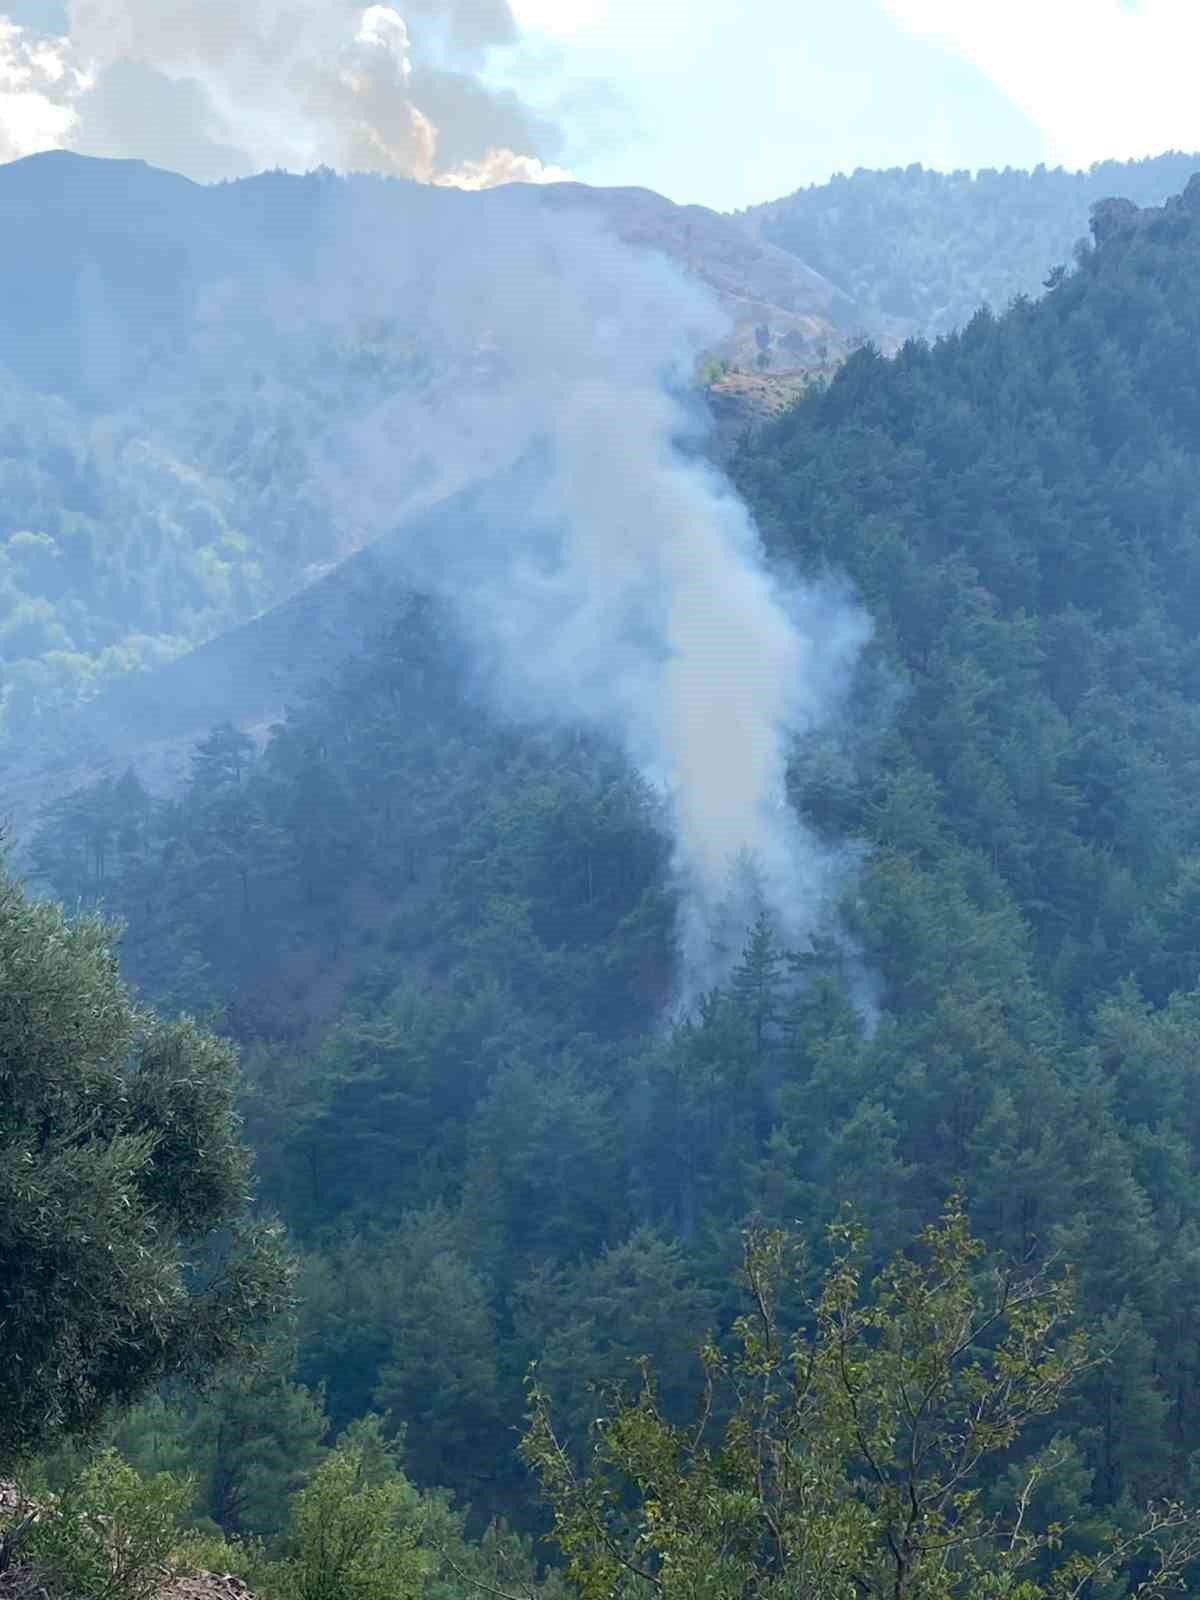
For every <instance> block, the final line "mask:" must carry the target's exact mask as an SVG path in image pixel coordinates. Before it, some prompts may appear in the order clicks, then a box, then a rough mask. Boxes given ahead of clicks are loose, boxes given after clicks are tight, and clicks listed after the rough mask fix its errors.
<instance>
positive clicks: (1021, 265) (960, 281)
mask: <svg viewBox="0 0 1200 1600" xmlns="http://www.w3.org/2000/svg"><path fill="white" fill-rule="evenodd" d="M1198 160H1200V158H1197V157H1195V156H1190V155H1181V154H1178V153H1170V154H1167V155H1163V156H1156V157H1154V158H1153V159H1150V160H1144V161H1102V162H1099V163H1097V164H1096V165H1095V166H1093V167H1091V168H1090V169H1089V170H1088V171H1086V172H1067V171H1064V170H1063V169H1062V168H1061V167H1060V168H1055V169H1053V170H1047V169H1046V168H1044V167H1039V168H1038V169H1037V170H1036V171H1034V172H1021V171H1015V170H1012V169H1010V168H1006V169H1005V170H1004V171H1002V172H997V171H991V170H985V171H982V172H979V173H978V174H976V175H974V176H973V175H972V174H971V173H968V172H933V171H929V170H927V169H926V168H924V167H921V166H912V167H903V168H902V167H893V168H891V169H890V170H888V171H882V172H870V171H864V170H861V169H860V170H858V171H856V172H853V173H851V174H850V176H849V177H847V176H844V175H841V174H839V175H838V176H837V177H835V178H834V179H833V180H832V181H831V182H829V183H823V184H812V185H810V186H809V187H808V188H807V189H798V190H797V191H796V192H795V193H794V194H791V195H787V196H785V197H784V198H782V199H780V200H772V201H769V202H768V203H767V204H765V205H761V206H753V207H751V208H750V209H749V210H748V211H745V212H742V213H739V215H738V217H737V219H736V220H737V221H738V222H739V223H740V225H741V226H742V227H743V228H744V229H745V230H746V232H747V234H748V235H749V236H750V237H751V238H753V239H755V240H758V241H761V242H762V243H764V244H770V245H774V246H775V247H777V248H779V249H783V250H787V251H790V252H791V253H792V254H794V255H796V256H799V257H800V258H802V259H803V260H804V261H806V262H807V263H808V264H809V266H810V267H813V268H815V269H816V271H817V272H820V273H822V274H823V275H824V276H825V277H826V278H827V279H828V280H829V281H830V282H831V283H834V284H836V285H837V286H838V288H839V289H840V290H841V291H842V292H843V293H844V294H846V295H847V296H848V297H849V298H850V299H851V300H852V301H853V302H854V304H855V305H856V307H857V309H858V314H859V316H860V318H861V319H862V323H863V326H864V327H866V328H868V329H872V330H873V329H874V327H875V326H876V325H877V324H878V322H879V320H880V319H881V318H883V317H890V318H895V319H900V320H902V321H903V322H906V323H907V324H908V325H909V326H910V327H911V328H913V329H914V330H915V331H918V332H920V333H923V334H925V335H927V336H929V337H933V336H934V335H936V334H940V333H948V332H949V331H950V330H951V329H952V328H958V327H962V326H963V324H964V323H966V322H967V321H968V320H969V319H970V318H971V316H972V315H973V314H974V312H975V311H976V309H977V308H978V307H979V306H981V305H984V304H987V305H990V306H991V307H992V309H993V310H994V311H1003V310H1005V309H1006V307H1007V306H1008V305H1009V303H1010V302H1011V301H1012V300H1013V299H1014V298H1015V297H1016V296H1017V295H1022V294H1025V295H1035V296H1036V295H1039V294H1040V293H1041V292H1042V286H1043V283H1044V281H1045V279H1046V277H1047V274H1048V273H1049V271H1050V269H1051V268H1052V267H1054V266H1056V265H1058V264H1060V263H1069V262H1070V260H1071V257H1072V251H1073V250H1074V248H1075V246H1076V244H1077V243H1078V241H1079V240H1081V239H1083V240H1086V238H1087V234H1088V216H1089V210H1090V207H1091V206H1093V205H1094V204H1095V203H1096V202H1097V201H1099V200H1103V199H1106V198H1107V197H1108V196H1110V195H1121V196H1123V197H1125V198H1126V199H1129V200H1132V201H1133V202H1134V203H1135V204H1137V205H1142V206H1147V205H1159V204H1161V202H1162V201H1163V200H1164V199H1166V197H1167V196H1168V195H1171V194H1175V193H1177V192H1178V191H1179V190H1180V189H1182V188H1183V186H1184V185H1185V184H1186V183H1187V180H1188V179H1189V177H1190V176H1191V175H1192V173H1193V172H1194V171H1195V169H1196V166H1197V164H1198Z"/></svg>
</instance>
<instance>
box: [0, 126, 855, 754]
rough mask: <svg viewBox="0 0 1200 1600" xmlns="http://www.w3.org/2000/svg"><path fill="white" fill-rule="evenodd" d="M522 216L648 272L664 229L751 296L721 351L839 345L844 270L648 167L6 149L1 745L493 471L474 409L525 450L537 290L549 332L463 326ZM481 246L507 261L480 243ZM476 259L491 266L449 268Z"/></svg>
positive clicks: (287, 590)
mask: <svg viewBox="0 0 1200 1600" xmlns="http://www.w3.org/2000/svg"><path fill="white" fill-rule="evenodd" d="M531 215H532V216H534V217H539V216H540V217H541V218H542V219H543V222H542V223H539V224H538V226H539V227H541V228H542V231H543V232H544V233H545V235H546V237H547V239H551V238H553V237H554V236H555V235H556V234H557V233H558V232H559V231H560V229H561V231H563V232H564V234H567V235H569V234H570V230H571V229H572V228H575V227H579V226H584V225H586V224H587V223H588V222H589V221H590V222H591V223H592V224H593V225H595V226H596V227H598V228H601V229H603V230H607V231H608V232H610V233H612V234H614V235H615V236H616V237H617V238H619V239H622V240H625V241H627V242H628V243H629V245H630V246H631V247H632V248H633V251H634V252H635V253H634V255H632V256H631V257H630V262H631V266H630V271H631V272H634V273H635V274H636V271H637V268H636V265H634V264H633V263H636V261H637V260H640V259H641V258H643V257H645V256H647V255H649V254H651V253H654V254H659V255H663V256H666V257H667V258H668V259H669V260H670V261H671V262H673V263H675V264H676V265H678V266H681V267H682V268H683V269H684V271H685V272H686V273H687V274H688V276H690V277H691V278H692V279H693V280H696V281H698V282H699V283H701V284H703V285H704V286H706V288H708V289H710V290H711V291H712V292H713V293H714V294H715V296H716V299H717V301H718V303H719V305H720V306H721V307H723V308H724V312H725V314H727V315H728V317H729V318H730V324H731V332H730V334H729V340H728V343H727V345H726V346H724V347H718V350H717V353H720V349H721V348H723V349H724V350H725V352H726V354H727V355H728V356H730V357H733V358H735V359H737V360H745V361H746V362H747V363H749V362H750V361H751V360H752V359H753V356H754V355H755V354H756V353H757V350H758V343H759V336H758V335H756V332H755V330H756V329H766V330H767V332H766V334H765V337H766V338H767V339H768V341H769V342H774V343H776V344H779V346H780V348H781V349H783V348H784V344H783V343H782V342H786V360H787V364H788V365H789V366H791V367H795V368H800V369H807V370H830V369H831V368H832V366H833V364H835V363H836V361H837V360H838V359H840V357H841V356H842V355H844V353H845V351H846V348H847V338H848V331H849V330H850V328H851V327H852V326H853V325H854V323H855V311H854V308H853V307H852V306H851V305H850V304H849V302H848V301H847V299H846V297H845V295H844V294H842V293H840V292H839V291H838V290H836V289H834V288H833V287H832V286H831V285H830V284H828V283H826V282H824V281H823V280H822V279H821V278H820V277H819V276H818V275H817V274H816V273H814V272H812V271H811V270H810V269H809V268H808V267H806V266H805V265H804V264H803V263H802V262H800V261H798V260H797V259H796V258H795V257H793V256H791V255H789V254H787V253H786V252H784V251H780V250H776V249H775V248H773V247H772V246H769V245H762V244H758V243H756V242H754V241H751V240H748V239H747V238H746V236H745V235H744V233H742V232H741V230H739V229H738V228H737V227H736V226H735V225H734V224H733V223H732V222H731V221H729V220H728V219H725V218H722V217H719V216H718V215H716V214H715V213H713V212H710V211H705V210H703V209H702V208H699V207H689V208H686V209H683V208H679V207H676V206H673V205H672V204H671V203H670V202H668V201H666V200H663V199H662V198H661V197H659V196H657V195H653V194H651V193H649V192H648V191H645V190H608V191H591V190H587V189H584V188H583V187H581V186H578V185H556V186H550V187H548V188H546V189H537V190H533V189H529V188H527V187H519V186H517V187H510V188H506V189H500V190H494V191H488V192H486V193H483V194H468V193H465V192H463V191H460V190H452V189H439V188H430V187H427V186H421V185H418V184H413V183H404V182H400V181H388V180H383V179H369V178H359V179H354V180H347V181H341V180H337V179H334V178H333V177H332V175H331V174H328V173H326V174H319V173H318V174H314V175H310V176H309V177H307V178H300V177H289V176H287V175H285V174H282V173H273V174H264V175H263V176H261V177H258V178H254V179H250V180H246V181H244V182H239V183H230V184H222V185H217V186H214V187H207V188H206V187H202V186H199V185H196V184H193V183H190V182H188V181H187V180H185V179H183V178H180V177H177V176H175V175H173V174H171V173H167V172H161V171H156V170H154V169H152V168H150V167H147V166H145V165H144V164H142V163H140V162H121V161H96V160H88V159H86V158H82V157H78V156H73V155H69V154H66V153H63V152H54V153H51V154H47V155H43V156H36V157H30V158H29V159H27V160H24V161H17V162H13V163H10V164H9V165H7V166H3V167H0V232H2V233H3V235H4V237H6V238H14V239H16V238H19V239H20V240H21V241H22V248H21V250H20V251H9V252H6V253H5V254H4V255H3V257H2V258H0V301H2V302H3V304H4V306H5V307H6V315H5V316H4V318H3V319H2V320H0V749H5V748H7V749H9V750H12V751H16V750H20V751H22V752H27V751H28V750H29V749H30V747H31V746H37V745H38V744H40V743H44V744H46V745H47V747H48V748H49V749H50V750H51V751H53V750H55V749H61V748H62V747H63V745H64V744H69V743H74V742H75V741H76V734H75V733H73V732H69V731H68V727H67V722H68V721H69V719H70V716H71V713H72V708H73V707H74V706H75V705H76V704H78V703H79V702H80V701H81V700H82V701H90V700H91V699H92V698H94V697H95V695H96V694H98V693H103V692H104V691H105V690H106V688H107V687H108V686H110V685H111V684H113V683H114V682H115V681H117V680H119V679H121V678H123V677H124V676H126V675H127V674H129V673H135V674H136V673H138V672H141V671H144V670H147V669H154V668H157V667H160V666H162V665H164V664H165V663H167V662H169V661H170V660H172V659H173V658H174V657H176V656H178V655H179V654H181V653H182V652H186V651H187V650H189V649H191V648H192V647H194V646H196V645H197V644H203V643H204V642H206V641H208V640H211V639H214V638H215V637H216V636H218V635H219V634H221V633H222V632H223V631H224V630H226V629H228V628H230V627H236V626H237V625H238V624H240V623H244V622H246V621H247V620H249V619H250V618H253V617H255V616H257V615H260V614H261V613H263V612H264V611H266V610H268V609H269V608H270V607H272V606H273V605H275V604H277V603H278V602H280V601H282V600H285V599H286V598H287V597H288V596H290V595H292V594H293V593H295V592H297V591H298V590H300V589H301V588H302V587H303V586H304V585H306V584H308V583H310V582H312V581H313V580H315V579H319V578H320V577H321V576H322V575H323V574H325V573H326V572H327V571H328V570H329V569H330V568H331V567H332V566H334V565H336V564H337V563H338V562H339V561H341V560H343V559H344V558H345V557H347V556H348V555H350V554H352V553H353V552H354V551H355V550H358V549H360V548H362V547H363V546H364V545H367V544H369V543H370V542H371V541H372V540H374V539H375V538H377V537H379V536H380V535H381V534H383V533H385V532H387V531H388V529H389V526H392V525H394V523H395V521H396V520H397V519H398V517H399V516H400V513H401V510H402V509H403V508H404V507H405V506H411V505H412V504H413V503H414V500H415V502H416V503H417V504H418V505H419V504H429V503H433V502H434V501H436V500H438V499H440V498H442V497H443V496H444V495H446V494H448V493H452V492H453V491H454V489H455V488H456V487H457V486H458V485H459V484H460V483H461V482H463V481H468V480H469V479H471V478H472V477H478V476H481V475H484V474H485V473H486V471H487V470H488V469H487V468H486V467H484V466H481V465H480V464H479V461H478V459H475V460H473V461H472V462H470V463H469V464H465V463H464V462H463V460H462V456H463V452H462V450H461V446H460V441H461V439H462V438H463V436H464V435H465V434H468V433H469V435H470V437H471V439H472V444H473V445H476V446H479V447H481V448H482V449H484V450H487V449H492V450H493V451H494V452H495V454H496V457H497V465H499V466H503V464H504V463H505V462H506V461H507V460H509V459H510V457H511V453H512V450H513V449H514V448H517V446H516V445H514V444H513V443H512V442H511V441H509V440H508V439H506V438H505V437H504V428H505V424H504V421H503V417H502V413H503V411H504V409H505V408H504V407H503V406H502V405H499V404H493V406H492V409H491V411H490V412H489V413H488V414H487V421H486V425H485V428H484V433H485V437H483V438H481V437H480V435H479V428H480V421H481V416H482V415H483V414H482V413H481V412H480V411H479V409H478V407H475V409H474V411H473V409H472V408H473V407H474V405H475V402H476V400H478V401H480V402H481V403H482V401H483V399H484V398H485V397H486V396H487V395H488V393H489V392H492V393H495V392H496V390H497V387H498V386H502V385H503V384H504V383H506V382H508V383H513V382H521V381H527V374H526V373H525V372H524V371H523V370H522V363H524V364H525V365H526V366H528V365H530V363H531V362H532V361H534V360H536V359H542V356H541V354H540V349H539V339H540V338H541V336H542V329H541V321H542V319H541V318H539V317H537V316H536V314H535V312H534V311H533V309H532V308H531V307H529V306H525V307H523V308H522V309H521V311H520V312H519V313H517V314H516V315H517V316H518V317H525V318H527V319H530V324H529V327H528V330H527V331H528V335H529V337H528V340H527V345H528V349H522V348H521V338H522V328H521V325H520V322H519V321H517V322H516V323H515V324H513V325H510V326H509V327H507V328H506V329H505V338H506V341H507V350H506V355H505V358H504V360H503V361H501V360H500V359H499V357H498V355H497V352H496V350H495V349H494V348H493V346H492V344H491V342H490V334H489V332H488V330H487V329H486V328H483V327H479V326H475V327H474V331H472V332H467V331H466V330H467V328H468V326H470V325H472V322H473V319H474V321H475V322H477V321H478V316H479V315H481V314H482V313H481V312H479V310H478V302H479V301H480V300H481V299H482V298H485V297H486V295H488V294H490V293H510V294H515V292H516V289H515V285H514V287H513V288H512V289H507V288H504V287H503V284H504V283H506V282H507V281H508V279H509V278H510V277H515V274H516V273H517V271H518V268H517V266H516V263H515V256H516V255H517V254H519V252H520V249H521V248H522V241H523V240H524V239H526V238H527V237H528V235H529V233H530V226H531V225H530V217H531ZM557 219H561V222H560V221H559V220H557ZM510 258H514V259H511V260H510ZM489 260H490V261H491V263H492V266H491V268H490V276H489V271H488V270H485V269H483V268H481V267H480V266H478V265H476V264H475V263H476V262H477V261H483V262H486V261H489ZM439 261H440V262H450V263H452V264H453V272H452V273H451V274H449V275H448V274H447V273H446V272H445V271H444V270H441V269H439V268H438V266H437V263H438V262H439ZM539 270H542V271H545V272H546V273H547V274H548V277H552V273H553V267H552V265H550V264H544V265H543V266H542V267H540V268H539ZM481 271H482V272H483V276H482V278H480V279H479V281H478V282H477V283H476V284H475V288H474V290H471V289H470V288H469V287H463V285H461V284H459V283H458V282H457V280H456V279H454V275H455V274H457V275H458V276H459V277H462V278H463V279H469V278H470V276H471V273H472V272H474V273H479V272H481ZM643 276H645V273H643ZM451 279H454V282H453V286H452V287H449V288H445V289H444V291H442V290H440V288H439V286H441V285H445V284H447V282H448V281H449V280H451ZM498 283H500V284H501V287H500V288H499V289H497V288H496V285H497V284H498ZM552 292H553V293H554V294H556V295H557V294H559V292H560V286H554V288H553V291H552ZM439 293H440V295H441V299H440V302H439ZM454 295H458V296H459V299H458V301H457V303H456V302H455V301H454V300H453V296H454ZM569 304H570V296H565V297H564V305H569ZM402 405H403V406H404V407H405V411H404V415H403V417H400V416H399V415H397V413H398V410H399V409H400V407H401V406H402ZM508 412H509V417H510V418H511V417H513V416H514V414H515V413H514V410H513V408H511V407H510V408H508ZM385 413H390V415H389V420H388V421H387V423H386V424H385V423H384V421H383V418H384V415H385ZM384 425H386V426H389V427H391V428H392V429H393V430H394V433H395V441H394V442H393V443H391V444H389V446H388V447H387V452H386V453H387V456H388V459H389V462H390V468H389V470H390V472H391V474H392V479H391V482H390V483H389V486H388V490H387V493H386V496H385V495H384V494H383V493H382V491H381V492H380V493H379V494H378V495H377V496H376V498H375V500H373V501H372V503H371V505H370V506H369V507H368V506H367V505H366V504H365V503H364V502H365V497H364V495H363V494H361V493H348V492H346V486H345V485H344V484H343V483H342V482H341V481H340V477H341V475H342V474H343V473H344V472H345V471H346V462H347V460H348V459H350V458H351V457H352V456H353V454H354V451H355V450H356V449H357V448H360V447H361V440H362V438H363V437H364V435H365V434H367V433H370V432H371V431H372V430H378V429H379V428H380V427H382V426H384ZM371 448H372V452H373V454H374V455H375V456H376V457H382V455H383V454H384V452H383V450H381V449H377V448H376V447H375V446H374V445H372V447H371ZM172 681H173V680H171V679H170V678H168V679H166V680H164V682H165V683H170V682H172ZM165 692H167V691H165ZM275 709H278V707H276V708H275ZM64 719H65V720H64Z"/></svg>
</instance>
